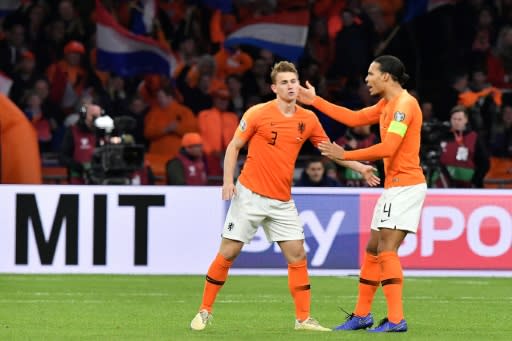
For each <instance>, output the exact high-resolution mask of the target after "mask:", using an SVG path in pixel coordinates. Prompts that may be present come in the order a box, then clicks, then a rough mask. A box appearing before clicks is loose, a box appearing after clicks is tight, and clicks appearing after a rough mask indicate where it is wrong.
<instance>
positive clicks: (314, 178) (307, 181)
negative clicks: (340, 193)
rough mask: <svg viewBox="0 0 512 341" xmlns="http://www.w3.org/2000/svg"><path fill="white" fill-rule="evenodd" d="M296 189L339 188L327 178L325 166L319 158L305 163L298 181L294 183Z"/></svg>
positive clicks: (334, 181)
mask: <svg viewBox="0 0 512 341" xmlns="http://www.w3.org/2000/svg"><path fill="white" fill-rule="evenodd" d="M295 186H297V187H339V186H340V183H339V182H338V181H336V180H334V179H333V178H331V177H329V176H327V172H326V169H325V165H324V163H323V162H322V158H321V157H311V158H309V159H308V160H307V161H306V165H305V167H304V169H303V171H302V174H301V176H300V179H299V180H297V182H296V183H295Z"/></svg>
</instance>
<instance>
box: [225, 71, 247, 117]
mask: <svg viewBox="0 0 512 341" xmlns="http://www.w3.org/2000/svg"><path fill="white" fill-rule="evenodd" d="M226 85H227V87H228V91H229V94H230V95H231V101H230V104H229V111H232V112H234V113H235V114H236V115H237V116H238V117H242V115H243V113H244V112H245V110H246V109H247V108H248V106H247V103H246V99H245V98H244V96H243V83H242V78H241V77H240V76H239V75H231V76H228V77H227V79H226Z"/></svg>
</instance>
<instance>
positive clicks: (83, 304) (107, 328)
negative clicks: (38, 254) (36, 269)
mask: <svg viewBox="0 0 512 341" xmlns="http://www.w3.org/2000/svg"><path fill="white" fill-rule="evenodd" d="M203 278H204V277H203V276H112V275H0V340H244V341H245V340H339V339H343V340H376V339H377V340H391V339H393V340H397V339H400V340H493V341H494V340H511V339H512V322H511V316H512V279H510V278H406V284H405V289H404V290H405V292H404V301H405V302H404V308H405V313H406V318H407V321H408V324H409V331H408V332H407V333H403V334H398V333H397V334H386V335H380V334H379V335H374V334H369V333H367V332H365V331H357V332H336V333H332V332H325V333H319V332H305V331H294V330H293V322H294V316H293V311H294V309H293V305H292V300H291V297H290V295H289V293H288V289H287V280H286V277H259V276H232V277H230V278H229V280H228V282H227V283H226V284H225V286H224V288H223V290H222V291H221V293H220V295H219V297H218V300H217V303H216V306H215V311H214V317H215V318H214V320H213V324H211V325H209V326H208V328H207V329H206V330H204V331H202V332H193V331H191V330H190V329H189V323H190V320H191V319H192V317H193V316H194V315H195V313H196V311H197V308H198V306H199V303H200V295H201V293H202V287H203ZM311 284H312V290H313V303H312V315H313V316H314V317H316V318H317V319H318V320H319V321H320V322H321V323H322V324H323V325H325V326H335V325H337V324H338V323H340V322H341V321H343V320H344V314H343V313H341V312H340V310H339V308H338V307H339V306H342V307H343V308H344V309H345V310H347V311H351V310H352V308H353V305H354V302H355V299H356V286H357V279H356V278H355V277H312V278H311ZM385 311H386V308H385V301H384V297H383V295H382V292H381V291H379V293H378V295H377V297H376V301H375V305H374V309H373V313H374V315H376V317H377V318H379V319H380V318H381V317H383V316H384V315H385Z"/></svg>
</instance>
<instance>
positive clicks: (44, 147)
mask: <svg viewBox="0 0 512 341" xmlns="http://www.w3.org/2000/svg"><path fill="white" fill-rule="evenodd" d="M24 97H25V98H24V101H23V104H24V106H23V108H24V109H23V112H24V113H25V115H26V116H27V118H28V119H29V121H30V122H31V123H32V125H33V126H34V128H35V130H36V133H37V140H38V142H39V150H40V151H41V152H43V153H44V152H50V151H51V149H52V148H51V147H52V146H51V142H52V125H51V123H50V120H49V119H48V118H47V117H46V115H45V113H44V112H43V108H42V101H41V97H39V95H38V94H37V92H35V91H30V92H28V93H26V94H25V96H24Z"/></svg>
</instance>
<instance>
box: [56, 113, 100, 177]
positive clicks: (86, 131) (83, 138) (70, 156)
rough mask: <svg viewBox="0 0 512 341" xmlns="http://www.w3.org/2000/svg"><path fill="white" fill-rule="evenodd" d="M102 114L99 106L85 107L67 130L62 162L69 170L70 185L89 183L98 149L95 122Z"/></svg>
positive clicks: (63, 143) (61, 154) (62, 150)
mask: <svg viewBox="0 0 512 341" xmlns="http://www.w3.org/2000/svg"><path fill="white" fill-rule="evenodd" d="M102 112H103V109H102V108H101V107H100V106H99V105H95V104H89V105H83V106H82V107H81V108H80V111H79V114H80V118H79V119H78V121H77V122H76V123H75V124H73V125H71V126H70V127H69V128H67V130H66V132H65V134H64V139H63V141H62V146H61V153H60V162H61V164H62V165H64V166H66V167H67V169H68V177H69V183H70V184H75V185H80V184H86V183H87V180H86V179H87V171H88V170H89V168H90V163H91V159H92V155H93V152H94V149H95V148H96V135H95V132H94V120H95V119H96V118H98V117H100V116H101V115H102Z"/></svg>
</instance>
